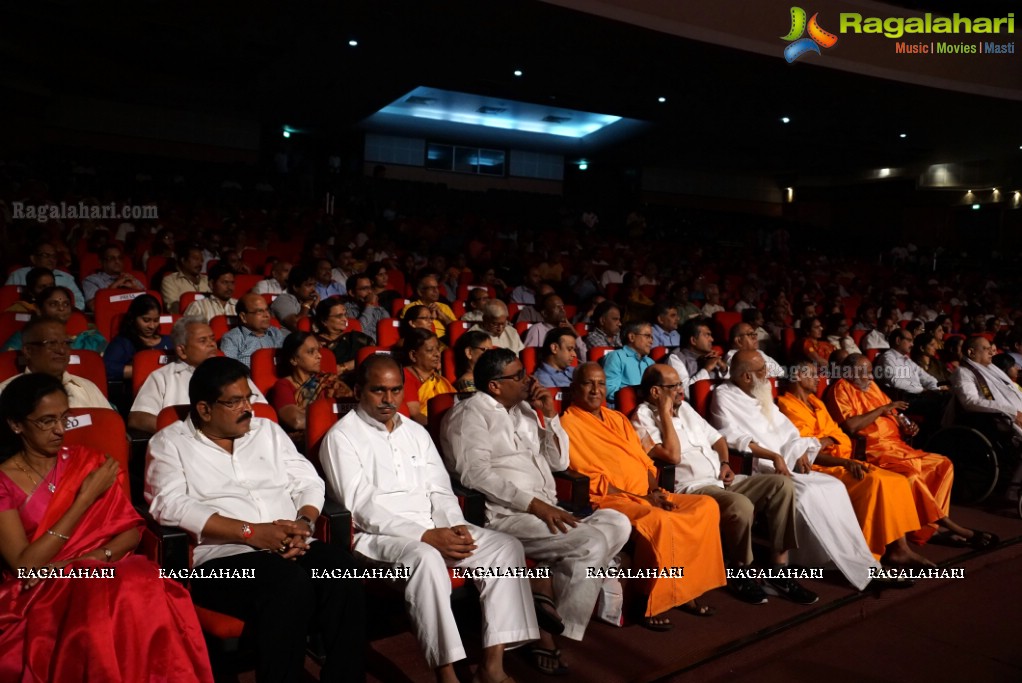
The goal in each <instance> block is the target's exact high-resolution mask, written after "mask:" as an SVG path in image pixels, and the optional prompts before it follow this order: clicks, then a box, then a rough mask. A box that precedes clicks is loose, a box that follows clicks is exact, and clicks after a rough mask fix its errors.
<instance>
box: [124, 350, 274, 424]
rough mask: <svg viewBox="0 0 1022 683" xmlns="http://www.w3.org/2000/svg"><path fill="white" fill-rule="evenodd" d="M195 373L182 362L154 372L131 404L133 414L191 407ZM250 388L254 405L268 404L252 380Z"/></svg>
mask: <svg viewBox="0 0 1022 683" xmlns="http://www.w3.org/2000/svg"><path fill="white" fill-rule="evenodd" d="M194 373H195V367H194V366H191V365H189V364H188V363H185V362H184V361H180V360H178V361H174V362H172V363H168V364H167V365H164V366H163V367H162V368H160V369H159V370H153V372H152V373H151V374H150V375H149V376H148V377H146V380H145V382H143V383H142V387H141V388H140V389H139V390H138V396H136V397H135V402H134V403H132V404H131V412H133V413H136V412H138V413H148V414H150V415H159V414H160V411H161V410H163V409H164V408H166V407H167V406H177V405H189V404H190V403H191V401H190V400H188V383H189V382H190V381H191V380H192V375H193V374H194ZM248 386H249V389H251V390H252V393H253V394H255V398H253V399H252V403H266V397H265V396H263V392H261V391H259V389H258V387H256V385H255V384H254V383H253V382H252V380H251V379H249V380H248Z"/></svg>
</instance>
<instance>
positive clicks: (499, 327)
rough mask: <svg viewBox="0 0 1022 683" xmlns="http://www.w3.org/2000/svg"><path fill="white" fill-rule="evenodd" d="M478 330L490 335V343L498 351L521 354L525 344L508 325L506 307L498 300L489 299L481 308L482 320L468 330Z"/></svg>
mask: <svg viewBox="0 0 1022 683" xmlns="http://www.w3.org/2000/svg"><path fill="white" fill-rule="evenodd" d="M469 329H470V330H479V331H480V332H485V333H486V334H488V335H490V341H491V342H493V345H494V346H496V347H497V348H500V349H508V350H510V351H512V352H513V353H515V354H519V353H521V352H522V349H523V348H525V344H523V343H522V338H521V337H519V336H518V333H517V332H515V328H514V327H512V326H511V325H508V320H507V306H506V305H505V304H504V302H503V301H501V300H500V299H490V301H489V302H488V303H487V304H486V305H485V306H483V320H482V322H480V323H477V324H475V325H473V326H472V327H470V328H469Z"/></svg>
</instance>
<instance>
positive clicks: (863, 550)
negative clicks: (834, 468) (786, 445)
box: [790, 472, 880, 590]
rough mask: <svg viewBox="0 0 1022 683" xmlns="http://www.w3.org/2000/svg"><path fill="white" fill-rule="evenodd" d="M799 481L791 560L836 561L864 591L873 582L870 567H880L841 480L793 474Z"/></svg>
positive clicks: (809, 562)
mask: <svg viewBox="0 0 1022 683" xmlns="http://www.w3.org/2000/svg"><path fill="white" fill-rule="evenodd" d="M791 478H792V482H793V483H794V484H795V512H796V517H795V535H796V537H797V538H798V549H796V550H792V551H791V555H790V557H791V561H792V562H793V563H795V564H800V565H804V566H807V567H822V566H825V565H827V564H831V563H832V564H833V565H834V566H836V567H837V569H838V570H839V571H840V572H841V573H842V574H844V576H845V578H846V579H848V583H850V584H852V585H853V586H855V588H856V589H858V590H862V589H863V588H865V587H866V584H868V583H869V582H870V578H869V568H870V567H877V568H879V567H880V563H879V562H877V561H876V560H875V559H873V554H872V553H871V552H870V550H869V546H867V545H866V538H865V536H863V535H862V528H861V527H859V520H858V519H857V518H856V517H855V510H854V509H852V501H851V500H849V499H848V489H846V488H845V485H844V484H843V483H842V482H841V480H840V479H838V478H836V477H832V476H830V475H829V474H824V473H822V472H810V473H809V474H798V473H794V472H793V473H792V475H791Z"/></svg>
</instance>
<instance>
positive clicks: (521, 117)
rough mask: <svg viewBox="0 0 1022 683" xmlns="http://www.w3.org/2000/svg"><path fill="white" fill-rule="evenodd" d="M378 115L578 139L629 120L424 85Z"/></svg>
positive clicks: (391, 104) (392, 103) (389, 105)
mask: <svg viewBox="0 0 1022 683" xmlns="http://www.w3.org/2000/svg"><path fill="white" fill-rule="evenodd" d="M377 114H385V115H389V116H399V117H407V118H411V119H425V120H429V121H445V122H448V123H458V124H464V125H469V126H483V127H486V128H497V129H501V130H507V131H519V132H523V133H536V134H540V135H553V136H558V137H561V138H575V139H581V138H585V137H586V136H587V135H592V134H593V133H596V132H597V131H600V130H602V129H604V128H606V127H608V126H611V125H613V124H615V123H617V122H619V121H624V120H625V119H622V118H621V117H620V116H611V115H609V114H593V113H590V112H584V111H575V110H573V109H562V108H559V107H548V106H544V105H539V104H529V103H526V102H516V101H514V100H504V99H497V98H492V97H484V96H482V95H471V94H468V93H460V92H453V91H450V90H438V89H436V88H426V87H421V86H420V87H418V88H416V89H415V90H412V91H411V92H410V93H408V94H406V95H404V96H402V97H400V98H398V99H397V100H395V101H394V102H391V103H390V104H388V105H387V106H386V107H384V108H383V109H381V110H380V111H379V112H377Z"/></svg>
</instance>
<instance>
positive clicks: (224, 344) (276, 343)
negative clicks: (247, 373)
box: [220, 325, 287, 367]
mask: <svg viewBox="0 0 1022 683" xmlns="http://www.w3.org/2000/svg"><path fill="white" fill-rule="evenodd" d="M286 336H287V335H286V334H284V333H283V332H281V331H280V329H278V328H276V327H273V326H270V327H269V328H268V329H267V330H266V333H265V334H264V335H263V336H261V337H260V336H258V335H257V334H256V333H255V332H253V331H252V330H250V329H248V328H247V327H245V326H244V325H239V326H238V327H235V328H234V329H233V330H230V331H229V332H228V333H227V334H225V335H224V338H223V339H221V340H220V350H221V351H223V352H224V355H225V356H227V357H229V358H234V359H235V360H240V361H241V362H242V363H244V364H245V365H247V366H249V367H251V366H252V354H253V353H255V352H256V351H258V350H259V349H279V348H280V347H281V345H282V344H283V343H284V338H285V337H286Z"/></svg>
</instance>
